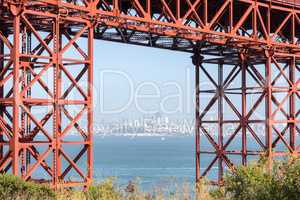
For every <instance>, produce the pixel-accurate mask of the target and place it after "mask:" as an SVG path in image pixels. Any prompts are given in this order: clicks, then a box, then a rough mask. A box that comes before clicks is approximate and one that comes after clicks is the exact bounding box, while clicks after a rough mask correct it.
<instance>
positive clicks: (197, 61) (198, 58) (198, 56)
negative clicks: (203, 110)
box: [192, 48, 204, 183]
mask: <svg viewBox="0 0 300 200" xmlns="http://www.w3.org/2000/svg"><path fill="white" fill-rule="evenodd" d="M203 58H204V57H203V56H201V52H200V49H199V48H195V50H194V55H193V56H192V62H193V65H194V66H195V156H196V183H198V182H199V181H200V179H201V175H200V90H199V89H200V73H199V71H200V65H201V64H202V61H203Z"/></svg>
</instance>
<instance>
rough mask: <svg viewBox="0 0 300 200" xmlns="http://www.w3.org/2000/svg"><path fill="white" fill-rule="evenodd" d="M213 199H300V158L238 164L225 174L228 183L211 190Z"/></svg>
mask: <svg viewBox="0 0 300 200" xmlns="http://www.w3.org/2000/svg"><path fill="white" fill-rule="evenodd" d="M210 194H211V196H212V197H214V199H218V200H219V199H227V200H297V199H300V160H299V159H291V160H287V161H280V162H279V161H277V162H274V165H273V168H272V170H271V171H270V170H269V168H268V166H267V164H266V163H261V162H258V163H253V164H250V165H248V166H239V167H237V168H236V170H235V172H232V173H229V174H227V175H226V176H225V186H224V187H223V188H219V189H217V190H213V191H210Z"/></svg>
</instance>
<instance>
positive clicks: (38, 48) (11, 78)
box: [0, 0, 300, 187]
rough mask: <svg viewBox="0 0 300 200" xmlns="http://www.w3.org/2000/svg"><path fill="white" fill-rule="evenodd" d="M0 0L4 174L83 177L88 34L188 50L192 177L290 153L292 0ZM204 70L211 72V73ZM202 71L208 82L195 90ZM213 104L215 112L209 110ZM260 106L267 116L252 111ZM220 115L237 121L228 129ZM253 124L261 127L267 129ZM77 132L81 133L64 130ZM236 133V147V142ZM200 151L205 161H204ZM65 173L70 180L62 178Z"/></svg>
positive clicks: (89, 163)
mask: <svg viewBox="0 0 300 200" xmlns="http://www.w3.org/2000/svg"><path fill="white" fill-rule="evenodd" d="M0 3H1V9H0V21H1V27H0V55H1V60H0V77H1V78H0V102H1V107H0V133H1V134H0V171H1V172H3V173H5V172H10V173H12V174H14V175H16V176H20V177H22V179H24V180H37V179H38V178H37V177H35V172H37V170H43V171H44V172H45V173H46V174H47V176H45V177H44V178H43V179H42V180H41V179H39V180H37V181H40V182H47V183H50V184H51V185H52V186H53V187H58V186H63V187H72V186H83V187H87V186H88V185H89V184H91V182H92V179H93V128H92V127H93V107H92V106H93V88H92V84H93V76H94V75H95V74H94V72H93V67H94V65H93V64H94V63H93V60H94V58H93V56H94V54H95V52H94V50H93V41H94V40H95V39H99V40H108V41H114V42H122V43H128V44H134V45H141V46H147V47H155V48H163V49H169V50H174V51H183V52H187V55H188V53H189V54H192V55H193V56H192V63H193V64H194V65H195V79H196V83H195V88H196V93H195V102H196V105H195V143H196V155H195V158H196V181H199V180H200V179H201V178H202V177H204V176H206V175H208V174H209V173H210V172H211V171H212V168H214V167H216V168H217V169H218V174H217V179H216V180H212V182H214V183H217V184H222V183H223V174H224V171H225V170H227V169H229V170H234V168H235V166H236V165H237V164H243V165H246V164H247V162H248V161H249V160H251V159H252V158H253V157H255V156H256V157H258V156H265V157H266V158H267V159H268V160H269V161H270V162H269V163H272V162H271V161H272V160H273V159H276V157H281V156H285V155H290V154H292V155H294V156H297V155H298V153H299V149H300V146H299V140H298V138H299V132H300V129H299V126H298V124H299V122H300V121H299V114H300V108H299V98H300V93H299V83H300V79H299V78H300V77H299V74H300V73H299V72H300V66H299V60H300V40H299V37H300V1H294V0H289V1H276V0H273V1H272V0H1V1H0ZM82 38H84V39H82ZM80 40H83V41H84V42H82V41H81V42H80ZM74 55H76V56H74ZM99 56H101V55H99ZM113 56H116V57H117V56H118V55H113ZM103 59H105V58H103ZM155 59H161V58H155ZM212 68H215V69H217V70H215V72H214V73H212V72H211V69H212ZM216 71H217V73H216ZM45 77H46V78H47V80H45ZM201 80H205V81H208V82H210V84H211V85H212V87H211V88H201V85H200V81H201ZM79 82H80V83H79ZM82 82H86V84H82ZM35 90H39V93H37V92H35ZM41 93H43V95H40V94H41ZM74 93H76V95H72V94H74ZM203 97H205V98H203ZM207 97H210V98H207ZM233 99H239V103H236V102H234V100H233ZM45 108H46V109H45ZM214 109H216V110H217V113H216V118H214V119H212V118H208V117H207V113H209V112H210V111H212V110H214ZM43 110H45V111H43ZM74 110H75V111H76V113H75V114H74ZM258 110H260V111H262V112H263V113H264V115H263V116H258V115H257V114H256V112H257V111H258ZM38 111H39V112H38ZM227 111H230V112H232V115H230V117H228V116H227V115H225V114H224V112H227ZM37 113H38V114H37ZM83 120H85V121H87V123H86V124H82V123H81V121H83ZM207 124H209V125H212V126H215V127H216V128H217V132H211V131H210V130H208V129H207V128H206V125H207ZM228 124H234V125H235V128H234V130H233V131H232V132H230V133H226V135H229V137H224V134H225V133H224V131H225V127H226V126H227V125H228ZM253 126H261V127H263V130H264V131H263V133H258V132H257V131H256V130H255V129H254V128H253ZM74 130H75V132H76V134H77V135H78V136H79V137H80V138H81V139H80V140H76V141H74V140H72V139H70V138H68V137H67V135H68V133H70V131H74ZM237 138H241V140H239V144H240V145H239V148H237V147H236V146H235V148H234V149H232V148H231V144H232V143H233V142H235V140H237ZM200 141H206V143H207V145H209V146H210V148H208V149H206V147H205V146H202V145H201V142H200ZM249 143H255V144H256V146H255V148H253V147H252V146H251V145H249ZM207 145H206V146H207ZM68 146H71V147H72V149H73V151H72V153H70V152H68V150H67V147H68ZM279 146H281V148H279ZM205 156H206V157H207V156H208V157H210V158H211V160H210V162H209V163H208V164H205V163H204V162H203V160H202V158H203V157H205ZM236 158H237V159H238V160H239V162H238V163H237V162H236V160H237V159H236ZM200 169H201V170H200ZM202 169H204V170H202ZM72 171H73V172H75V173H76V174H77V176H78V178H77V179H76V180H71V179H70V174H71V172H72Z"/></svg>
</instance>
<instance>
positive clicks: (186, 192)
mask: <svg viewBox="0 0 300 200" xmlns="http://www.w3.org/2000/svg"><path fill="white" fill-rule="evenodd" d="M224 181H225V186H224V187H221V188H217V189H216V188H212V187H210V186H207V185H206V184H204V183H202V184H199V186H198V193H197V196H198V198H197V200H202V199H203V200H297V199H299V200H300V160H299V159H295V158H292V159H289V160H286V161H277V162H274V164H273V167H272V169H271V170H270V169H269V167H268V165H267V164H266V162H263V161H260V162H257V163H252V164H250V165H248V166H247V167H245V166H240V167H237V168H236V170H235V172H234V173H228V174H227V175H226V177H225V180H224ZM174 188H176V189H175V190H171V191H168V190H162V188H157V189H155V190H154V191H153V192H151V193H146V192H143V191H141V190H140V189H139V188H138V184H137V183H134V182H130V183H129V184H128V186H127V187H126V188H120V187H118V186H116V185H115V184H114V179H112V178H110V179H107V180H105V181H103V182H101V183H98V184H94V185H93V186H91V187H90V188H89V189H88V190H87V191H85V192H82V191H80V190H74V189H73V190H60V191H56V192H54V191H52V190H51V189H50V188H49V187H48V186H46V185H41V184H35V183H30V182H24V181H22V180H21V179H20V178H17V177H14V176H12V175H0V199H4V200H5V199H8V200H15V199H16V200H37V199H43V200H50V199H51V200H52V199H53V200H56V199H57V200H192V199H195V198H194V194H195V193H194V192H193V189H192V188H190V187H189V185H188V184H182V185H178V186H175V187H174Z"/></svg>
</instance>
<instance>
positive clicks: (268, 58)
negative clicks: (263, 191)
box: [265, 51, 273, 169]
mask: <svg viewBox="0 0 300 200" xmlns="http://www.w3.org/2000/svg"><path fill="white" fill-rule="evenodd" d="M265 77H266V85H265V90H266V108H265V110H266V113H265V115H266V122H265V123H266V127H265V128H266V132H265V133H266V148H267V149H266V153H267V157H268V165H269V169H271V168H272V161H273V147H272V126H273V119H272V55H271V52H270V51H266V66H265Z"/></svg>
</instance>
